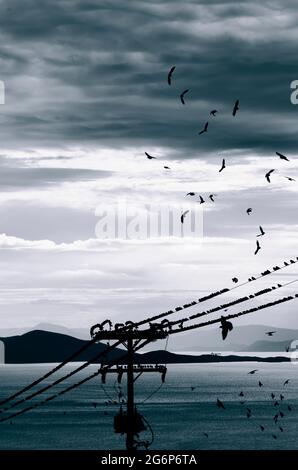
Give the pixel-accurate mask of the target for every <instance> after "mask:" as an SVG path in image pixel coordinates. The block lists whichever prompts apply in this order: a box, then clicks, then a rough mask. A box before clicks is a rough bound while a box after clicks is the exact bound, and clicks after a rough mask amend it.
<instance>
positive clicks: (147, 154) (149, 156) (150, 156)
mask: <svg viewBox="0 0 298 470" xmlns="http://www.w3.org/2000/svg"><path fill="white" fill-rule="evenodd" d="M145 155H146V157H147V158H148V159H149V160H153V159H156V157H153V156H152V155H150V154H149V153H147V152H145Z"/></svg>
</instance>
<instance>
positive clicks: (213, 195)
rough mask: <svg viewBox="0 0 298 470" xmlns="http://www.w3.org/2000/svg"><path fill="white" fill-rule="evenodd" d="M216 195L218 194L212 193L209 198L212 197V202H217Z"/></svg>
mask: <svg viewBox="0 0 298 470" xmlns="http://www.w3.org/2000/svg"><path fill="white" fill-rule="evenodd" d="M215 196H216V194H210V195H209V199H210V200H211V201H212V202H215V201H214V198H215Z"/></svg>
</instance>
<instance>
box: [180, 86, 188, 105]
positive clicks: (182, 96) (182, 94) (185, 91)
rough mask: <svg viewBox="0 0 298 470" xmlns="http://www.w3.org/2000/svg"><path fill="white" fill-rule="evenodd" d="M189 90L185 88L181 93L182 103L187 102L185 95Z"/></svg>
mask: <svg viewBox="0 0 298 470" xmlns="http://www.w3.org/2000/svg"><path fill="white" fill-rule="evenodd" d="M188 92H189V89H187V90H184V91H183V92H182V93H181V95H180V100H181V103H182V104H185V101H184V96H185V95H186V93H188Z"/></svg>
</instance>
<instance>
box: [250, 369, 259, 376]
mask: <svg viewBox="0 0 298 470" xmlns="http://www.w3.org/2000/svg"><path fill="white" fill-rule="evenodd" d="M256 372H258V369H254V370H251V371H250V372H248V374H250V375H254V374H255V373H256Z"/></svg>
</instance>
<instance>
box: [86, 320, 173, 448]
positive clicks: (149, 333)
mask: <svg viewBox="0 0 298 470" xmlns="http://www.w3.org/2000/svg"><path fill="white" fill-rule="evenodd" d="M106 323H109V325H110V330H105V329H104V328H103V325H104V324H106ZM128 323H129V326H125V325H123V327H122V328H117V325H115V328H114V329H112V326H111V322H108V321H105V322H103V323H102V324H99V325H94V326H93V327H92V328H91V331H90V334H91V337H92V338H96V339H98V341H102V340H107V341H111V340H114V341H121V343H122V344H123V345H124V346H125V348H126V349H127V353H126V355H125V356H124V357H123V361H122V360H121V359H119V361H118V364H117V365H116V366H115V367H111V366H109V363H107V364H102V367H101V370H100V373H101V375H102V381H103V382H104V383H105V380H106V375H107V374H108V373H116V374H118V382H120V381H121V378H122V375H123V373H126V375H127V407H126V413H127V415H126V416H123V415H122V414H121V415H120V417H119V418H120V420H121V422H120V423H118V424H119V430H116V426H115V432H121V433H122V434H126V449H127V450H128V451H129V452H134V451H135V450H136V446H135V435H136V434H138V432H139V429H138V418H140V416H139V415H138V414H137V412H136V407H135V402H134V382H135V381H136V380H137V379H138V378H139V376H140V375H142V374H143V373H146V372H159V373H161V377H162V381H164V380H165V375H166V371H167V368H166V367H165V366H161V365H157V364H156V365H155V366H151V365H150V366H143V365H140V364H138V365H137V366H135V365H134V353H135V350H136V348H137V350H139V349H141V348H142V347H143V346H145V345H146V344H148V343H149V342H151V341H156V340H157V339H164V338H166V337H167V336H168V332H167V330H166V328H164V326H163V325H159V324H151V326H150V328H148V329H146V330H138V329H137V328H136V327H134V325H133V324H132V323H131V322H128ZM119 364H121V365H119ZM122 364H127V367H125V366H123V365H122ZM135 374H137V376H136V377H135ZM118 424H117V426H118ZM114 425H115V422H114Z"/></svg>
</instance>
